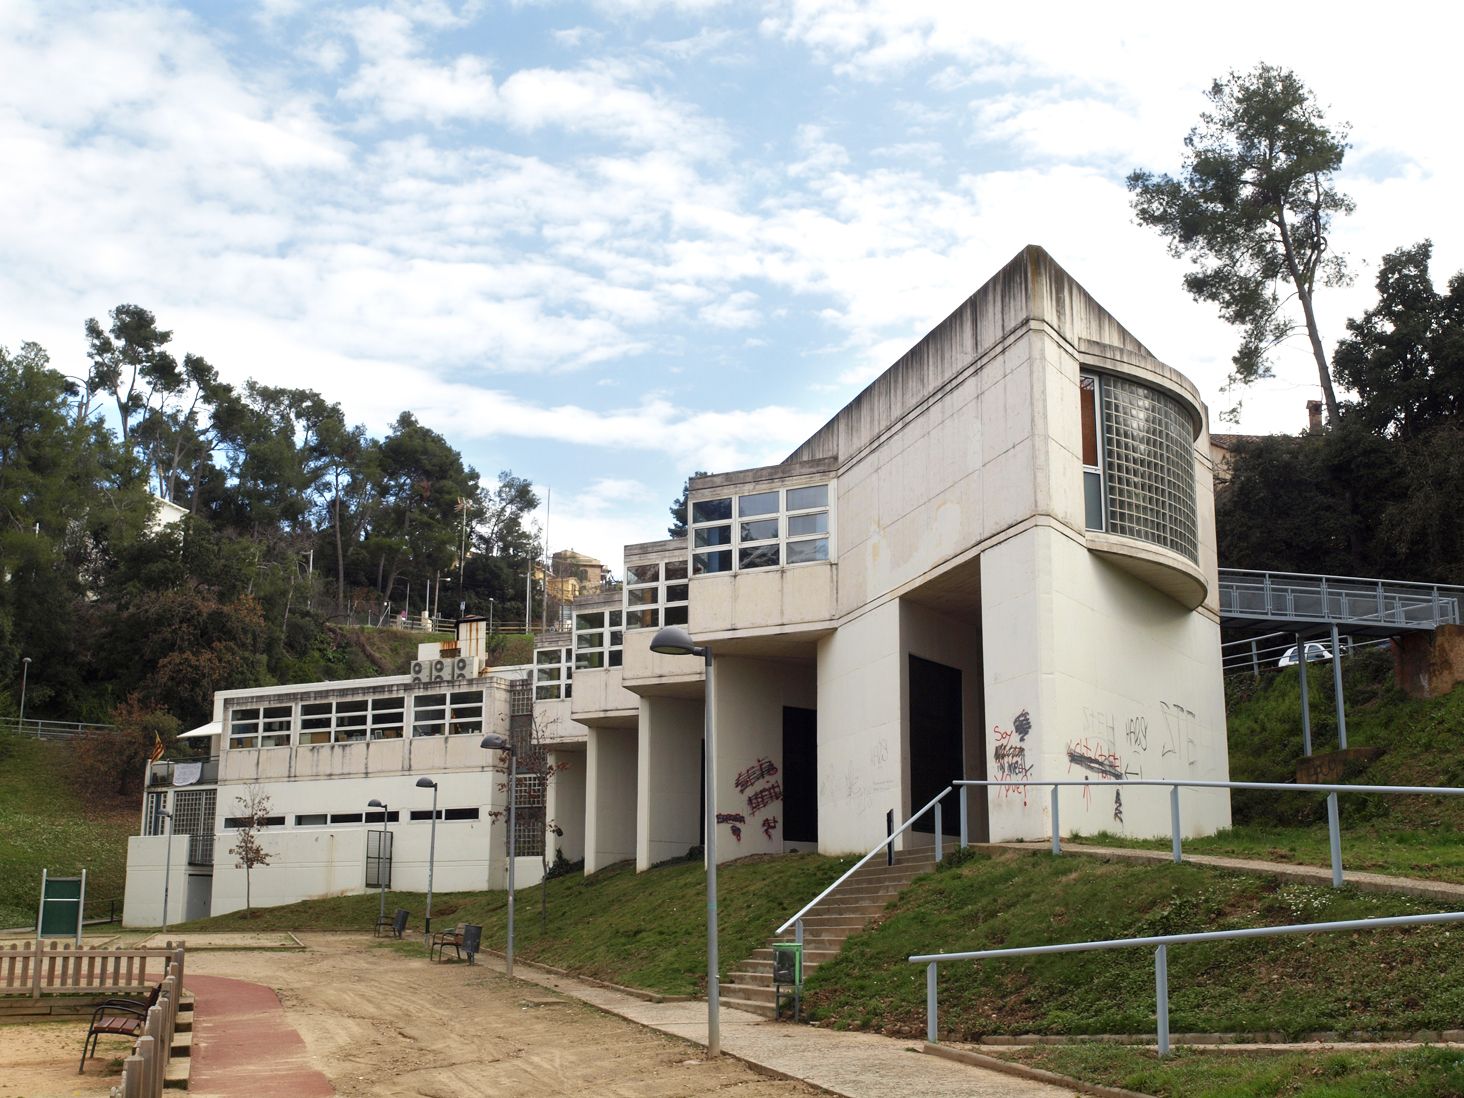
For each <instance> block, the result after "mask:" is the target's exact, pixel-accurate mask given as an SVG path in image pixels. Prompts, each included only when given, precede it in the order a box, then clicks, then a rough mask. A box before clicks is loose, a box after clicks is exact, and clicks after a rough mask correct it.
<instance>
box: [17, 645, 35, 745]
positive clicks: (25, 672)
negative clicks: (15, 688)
mask: <svg viewBox="0 0 1464 1098" xmlns="http://www.w3.org/2000/svg"><path fill="white" fill-rule="evenodd" d="M30 661H31V658H30V657H29V656H26V657H25V659H23V660H21V661H20V723H19V724H18V725H17V726H16V729H15V730H16V731H17V732H19V733H20V734H21V735H22V736H24V735H25V683H26V680H27V679H28V678H30Z"/></svg>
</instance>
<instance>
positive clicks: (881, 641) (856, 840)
mask: <svg viewBox="0 0 1464 1098" xmlns="http://www.w3.org/2000/svg"><path fill="white" fill-rule="evenodd" d="M900 662H901V661H900V611H899V605H898V604H897V603H896V602H893V601H891V602H888V603H885V604H884V605H882V606H878V607H875V608H874V609H873V610H870V611H869V612H868V613H865V614H861V615H859V616H858V617H856V618H854V619H852V620H851V621H849V622H847V623H846V624H845V625H843V626H841V627H840V628H839V629H838V631H837V632H835V633H833V634H832V635H830V636H827V637H824V638H822V639H821V640H820V641H819V642H818V766H819V781H818V849H819V852H820V853H823V854H855V853H858V854H863V853H864V852H865V851H867V850H869V849H870V848H871V847H872V846H874V844H875V843H877V842H879V840H880V839H881V838H883V837H884V833H885V813H886V812H887V811H889V810H890V809H893V810H894V811H895V814H896V815H897V816H898V815H899V814H900V810H901V808H902V807H903V796H904V794H903V790H904V788H905V781H904V777H903V763H902V758H901V754H900V737H901V729H902V726H903V717H902V713H901V708H902V707H901V700H900V679H901V668H900Z"/></svg>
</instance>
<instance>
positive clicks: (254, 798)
mask: <svg viewBox="0 0 1464 1098" xmlns="http://www.w3.org/2000/svg"><path fill="white" fill-rule="evenodd" d="M234 803H235V804H236V805H238V806H239V830H238V837H237V838H236V839H235V840H234V845H233V846H231V847H229V853H230V854H232V855H234V857H235V858H236V859H238V860H237V861H235V862H234V868H235V869H242V870H243V871H244V911H245V913H246V914H245V917H246V918H250V919H252V918H254V904H253V897H252V895H251V892H250V874H251V872H252V871H253V869H254V867H255V866H259V865H269V859H270V854H269V852H268V851H267V850H265V849H264V847H263V846H262V845H261V844H260V842H259V833H260V832H261V831H263V830H264V829H265V828H267V827H268V826H269V797H268V795H267V794H264V793H261V792H260V791H259V787H258V786H255V785H251V786H247V787H246V788H245V790H244V792H243V793H242V794H241V795H239V796H237V797H235V798H234Z"/></svg>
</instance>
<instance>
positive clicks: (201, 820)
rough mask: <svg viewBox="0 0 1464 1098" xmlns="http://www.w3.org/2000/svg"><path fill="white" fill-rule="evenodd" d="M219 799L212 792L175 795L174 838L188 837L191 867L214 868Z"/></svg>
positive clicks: (189, 790)
mask: <svg viewBox="0 0 1464 1098" xmlns="http://www.w3.org/2000/svg"><path fill="white" fill-rule="evenodd" d="M217 798H218V791H217V790H213V789H180V790H178V792H176V793H175V794H173V834H174V835H187V836H188V864H189V865H213V849H214V810H215V808H216V807H217V805H218V799H217Z"/></svg>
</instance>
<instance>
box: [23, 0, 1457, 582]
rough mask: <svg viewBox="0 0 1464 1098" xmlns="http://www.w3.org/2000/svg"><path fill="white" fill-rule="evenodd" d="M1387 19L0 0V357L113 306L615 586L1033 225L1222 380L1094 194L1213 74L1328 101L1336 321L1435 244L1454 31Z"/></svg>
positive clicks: (1272, 426)
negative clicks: (426, 454) (718, 480)
mask: <svg viewBox="0 0 1464 1098" xmlns="http://www.w3.org/2000/svg"><path fill="white" fill-rule="evenodd" d="M1291 7H1295V8H1296V10H1297V11H1298V12H1299V13H1300V14H1298V15H1296V16H1292V15H1290V14H1288V9H1289V8H1291ZM1413 7H1415V5H1410V4H1408V3H1399V4H1394V5H1391V6H1390V7H1389V8H1388V9H1387V14H1386V18H1382V17H1380V14H1379V9H1378V8H1377V7H1376V6H1375V5H1370V6H1368V7H1367V8H1361V7H1359V8H1358V9H1357V11H1356V12H1355V13H1353V12H1350V11H1349V6H1348V5H1347V4H1338V5H1332V6H1329V7H1327V8H1325V9H1317V8H1315V7H1313V6H1307V7H1306V8H1305V9H1303V8H1302V6H1300V5H1295V6H1291V5H1280V4H1275V3H1265V4H1256V5H1252V4H1247V3H1233V4H1229V5H1226V6H1224V8H1223V11H1221V9H1216V8H1213V7H1207V8H1204V9H1202V13H1203V14H1204V15H1205V16H1207V17H1209V18H1210V19H1212V20H1213V19H1214V18H1216V17H1217V15H1216V13H1217V12H1220V15H1219V16H1218V17H1220V18H1223V20H1224V22H1222V23H1215V22H1213V21H1212V22H1200V21H1199V17H1195V21H1193V22H1186V18H1187V17H1185V16H1183V15H1182V14H1181V13H1183V12H1184V11H1186V10H1188V7H1187V6H1186V5H1177V4H1173V3H1165V4H1162V5H1160V4H1138V3H1135V4H1130V5H1125V6H1123V7H1122V8H1121V9H1119V8H1113V7H1111V6H1110V5H1102V4H1093V3H1081V4H1079V3H1071V4H1070V3H1064V2H1049V3H1045V4H1042V5H1036V6H1034V5H1017V4H1010V5H1002V6H998V5H988V4H975V3H956V2H943V0H869V2H858V0H741V2H737V3H731V2H729V3H720V2H718V0H591V2H588V3H568V2H566V3H559V2H554V0H516V2H515V0H480V2H473V0H416V2H412V0H399V2H392V0H379V2H377V3H374V4H346V3H331V2H325V0H321V2H312V0H254V2H245V0H238V2H236V3H225V2H222V0H216V2H203V0H199V2H196V3H167V2H151V3H131V2H116V3H97V2H93V3H81V2H71V0H0V150H3V159H4V167H3V170H0V211H3V213H0V344H5V345H8V346H10V347H12V348H13V347H15V346H16V345H18V344H19V343H20V342H22V341H23V340H27V339H31V340H36V341H38V342H40V343H42V344H43V345H45V346H46V347H47V348H48V349H49V350H50V351H51V353H52V356H53V359H54V361H55V362H56V364H57V365H58V366H59V367H61V368H63V369H64V370H65V372H68V373H77V372H81V371H82V369H83V368H84V351H85V345H84V340H83V338H82V323H83V321H84V320H85V318H87V317H89V316H103V315H104V314H105V313H106V311H107V310H108V309H109V308H111V307H112V306H114V305H116V304H118V303H119V302H124V301H126V302H135V303H137V304H141V305H144V306H146V307H148V308H150V309H152V310H153V311H154V312H155V313H157V315H158V317H159V320H160V322H161V323H162V324H163V325H164V326H165V327H170V328H172V329H174V330H175V332H176V346H177V347H178V349H180V350H188V351H195V352H198V353H201V354H203V355H205V356H206V357H207V358H209V359H210V360H211V361H212V362H213V363H214V364H215V365H216V366H218V367H219V368H220V370H221V371H222V372H223V374H224V375H225V376H226V377H228V378H230V379H231V380H242V379H244V378H245V377H254V378H257V379H259V380H261V381H265V382H269V383H276V384H281V383H283V384H292V385H306V386H310V387H313V388H316V389H318V390H320V391H321V392H323V393H325V394H326V395H327V396H329V397H330V398H332V399H335V400H339V401H340V402H341V403H342V404H343V405H344V406H345V408H346V410H347V413H348V414H349V415H350V416H351V417H352V418H354V419H355V420H357V421H360V422H363V423H365V424H367V425H368V427H369V428H370V429H371V430H372V431H373V432H376V433H380V432H383V431H384V430H385V429H386V427H387V425H388V424H389V423H390V421H391V420H392V419H394V418H395V416H396V414H397V413H398V412H400V411H401V410H403V409H411V410H413V411H414V412H415V413H416V414H417V415H418V417H419V418H420V419H421V420H423V421H424V422H425V423H427V424H428V425H430V426H432V427H434V428H436V429H437V430H439V431H441V432H442V433H443V434H444V435H446V436H447V438H448V439H449V440H450V441H452V442H453V443H454V444H455V445H456V446H458V447H459V448H460V449H461V450H462V451H463V452H464V454H465V455H466V456H467V458H468V459H469V460H470V461H471V462H472V463H473V464H474V465H475V466H476V467H477V468H478V469H479V470H480V471H482V472H483V473H484V474H485V475H486V476H488V477H490V478H491V477H492V475H493V474H495V473H497V472H498V471H499V470H500V469H508V468H511V469H513V470H514V471H515V472H516V473H518V474H520V475H524V476H528V477H530V478H532V479H533V481H534V482H535V483H536V484H537V485H538V486H539V487H540V489H541V493H542V491H543V489H545V488H552V490H553V513H552V516H551V517H550V520H549V521H550V529H549V535H550V541H551V543H552V545H553V547H554V548H561V547H565V546H573V547H575V548H577V549H580V550H583V551H588V552H591V553H594V554H596V555H598V556H600V557H602V558H603V559H605V560H606V561H607V562H610V563H612V565H613V566H614V567H615V568H616V570H617V571H618V570H619V566H620V559H621V554H620V546H621V545H622V544H623V543H625V542H628V541H638V540H646V539H650V538H654V537H658V536H662V535H663V533H664V526H665V523H666V514H665V508H666V506H667V504H668V502H669V501H670V499H671V498H672V497H673V496H674V495H675V494H676V493H677V491H678V490H679V488H680V485H681V482H682V480H683V479H684V477H685V475H686V474H687V473H688V472H689V471H691V470H692V469H696V468H703V469H708V470H713V471H718V470H727V469H733V468H739V467H744V466H749V465H758V464H763V463H766V462H772V461H777V460H780V459H781V458H782V457H784V456H786V454H787V453H788V452H789V451H791V450H792V449H793V448H794V447H795V446H796V445H797V444H798V443H799V442H801V441H802V440H803V439H804V438H805V437H806V436H807V435H808V434H810V433H811V432H812V431H813V430H814V429H815V428H816V427H817V426H818V425H819V424H820V423H822V422H823V421H824V420H825V419H826V418H827V417H828V416H829V415H830V414H832V413H833V412H834V411H835V410H837V409H838V408H839V407H840V406H842V405H843V404H844V403H845V402H846V401H847V400H848V399H849V398H850V397H852V396H853V395H854V394H855V393H856V392H857V391H858V390H859V389H860V388H861V387H862V386H863V385H864V384H865V383H867V382H868V380H869V379H870V378H872V377H873V376H875V375H876V374H877V373H878V372H879V371H880V370H881V369H883V368H884V367H885V366H887V365H888V364H889V363H890V362H891V361H893V360H894V358H896V357H897V356H898V354H899V353H900V352H901V351H903V350H904V349H905V348H906V347H908V346H909V345H910V344H911V343H912V342H913V341H914V340H915V339H917V338H918V337H919V336H920V335H921V334H923V333H924V332H926V331H927V330H929V328H930V327H931V326H932V325H934V324H935V323H936V322H938V321H939V320H940V319H941V318H942V317H944V316H945V315H946V314H947V313H949V312H950V311H951V309H953V308H954V307H955V306H956V305H957V304H959V303H960V301H961V300H962V299H963V298H965V297H966V296H967V295H969V294H970V293H971V292H972V291H973V290H975V289H976V288H977V287H978V286H979V285H980V284H981V283H982V282H984V281H985V280H986V279H987V278H988V277H989V276H990V275H991V274H992V273H993V272H994V271H995V270H996V269H998V268H999V267H1000V266H1001V265H1002V264H1004V263H1005V262H1006V261H1007V260H1008V259H1010V258H1011V257H1012V255H1014V254H1015V253H1016V252H1017V251H1018V250H1019V249H1020V248H1021V247H1022V246H1023V245H1025V244H1028V243H1037V244H1041V245H1043V246H1044V247H1046V248H1047V249H1048V250H1049V251H1050V252H1051V253H1052V254H1053V255H1054V256H1055V257H1056V259H1057V260H1058V262H1059V263H1061V264H1062V265H1063V266H1065V267H1066V268H1067V269H1068V270H1069V271H1070V272H1071V273H1072V274H1073V275H1074V276H1075V277H1076V278H1077V279H1078V280H1079V281H1080V282H1082V283H1083V284H1084V285H1085V286H1087V287H1088V288H1089V289H1090V290H1091V291H1092V292H1093V293H1094V294H1095V295H1096V296H1097V297H1098V299H1099V300H1100V301H1101V302H1103V303H1104V304H1105V305H1106V306H1107V307H1108V308H1109V309H1110V310H1111V311H1112V312H1113V313H1114V314H1115V315H1116V316H1117V317H1118V318H1119V319H1120V321H1122V322H1123V323H1124V324H1126V325H1127V326H1128V327H1129V328H1130V329H1131V330H1132V331H1133V332H1134V333H1135V334H1136V335H1137V336H1138V337H1139V338H1140V339H1142V340H1143V341H1144V342H1145V343H1146V344H1148V346H1149V347H1150V348H1151V349H1152V350H1153V351H1154V352H1155V353H1156V354H1157V355H1159V356H1160V357H1161V358H1162V359H1164V360H1166V361H1167V362H1169V363H1170V364H1172V365H1173V366H1175V367H1177V368H1178V369H1180V370H1182V371H1183V372H1185V373H1187V374H1188V375H1189V376H1190V377H1192V378H1194V379H1195V380H1196V382H1197V383H1198V384H1199V385H1200V388H1201V389H1202V391H1203V392H1204V393H1205V395H1206V398H1207V400H1208V401H1209V402H1210V404H1211V408H1212V417H1213V415H1214V414H1215V413H1216V412H1218V410H1219V409H1221V408H1223V407H1226V406H1228V404H1229V401H1228V400H1227V399H1226V398H1225V397H1224V396H1222V394H1221V393H1220V386H1221V384H1222V383H1223V381H1224V378H1225V374H1226V372H1227V369H1228V363H1229V358H1230V355H1231V353H1232V352H1233V350H1234V345H1235V337H1234V334H1233V333H1232V332H1231V331H1230V330H1228V329H1227V328H1225V327H1224V326H1223V325H1222V324H1220V323H1219V321H1218V320H1217V319H1216V318H1215V316H1214V313H1213V310H1212V309H1211V308H1209V307H1207V306H1201V305H1197V304H1195V303H1193V302H1191V301H1190V300H1189V299H1188V298H1187V297H1186V296H1185V295H1184V293H1183V292H1182V290H1181V288H1180V285H1179V280H1180V276H1181V274H1182V273H1183V270H1184V268H1183V266H1182V265H1181V264H1180V263H1178V262H1176V261H1174V260H1171V259H1170V258H1168V257H1167V256H1166V254H1165V250H1164V245H1163V242H1162V241H1161V240H1160V239H1159V238H1157V237H1156V236H1155V235H1154V234H1152V233H1151V232H1149V231H1146V230H1143V229H1140V228H1138V227H1137V226H1135V225H1134V224H1133V222H1132V215H1131V213H1130V210H1129V206H1128V198H1127V193H1126V191H1125V189H1124V186H1123V179H1124V176H1125V175H1126V174H1127V173H1128V172H1129V171H1130V170H1132V169H1133V168H1135V167H1146V168H1151V169H1156V170H1173V169H1175V168H1177V166H1178V161H1179V153H1180V149H1181V142H1182V139H1183V137H1184V134H1185V133H1186V131H1187V130H1188V129H1189V127H1190V126H1191V125H1193V124H1194V122H1195V120H1196V118H1197V115H1198V113H1199V111H1200V110H1201V109H1202V108H1203V106H1204V101H1203V98H1202V91H1203V89H1204V88H1205V87H1206V86H1207V85H1208V83H1209V81H1210V80H1211V79H1212V78H1213V77H1215V76H1217V75H1221V74H1223V73H1225V72H1226V71H1227V70H1229V69H1232V68H1239V69H1245V68H1249V67H1251V66H1252V65H1254V64H1255V63H1256V62H1257V61H1261V60H1265V61H1268V62H1270V63H1273V64H1281V65H1286V66H1289V67H1292V68H1294V69H1296V71H1297V72H1298V73H1299V74H1300V75H1301V76H1302V78H1303V79H1304V80H1305V81H1306V82H1307V83H1308V84H1310V85H1311V86H1312V88H1313V89H1314V90H1315V91H1316V92H1317V94H1318V97H1319V98H1320V100H1321V101H1322V103H1323V104H1324V105H1326V106H1327V107H1328V112H1329V117H1330V118H1331V119H1333V120H1335V121H1339V122H1340V121H1347V122H1349V123H1350V124H1351V126H1352V131H1351V133H1352V143H1353V148H1352V150H1351V151H1350V153H1349V155H1348V160H1347V166H1346V170H1345V172H1344V176H1343V180H1342V183H1343V186H1344V189H1346V190H1347V191H1348V192H1349V193H1351V194H1352V195H1353V196H1354V197H1355V199H1356V200H1357V205H1358V209H1357V213H1356V214H1355V215H1354V216H1352V217H1351V218H1349V219H1347V220H1346V221H1345V222H1343V223H1342V224H1341V225H1340V226H1339V229H1338V231H1337V233H1336V246H1337V247H1338V248H1339V249H1340V250H1342V251H1344V252H1346V253H1348V254H1349V255H1350V256H1351V258H1352V261H1353V264H1354V266H1355V268H1356V270H1357V272H1358V278H1357V283H1356V285H1355V286H1354V287H1353V288H1351V289H1349V290H1342V291H1335V292H1328V293H1327V294H1326V295H1325V300H1323V301H1322V302H1321V321H1322V324H1323V326H1324V336H1325V337H1326V338H1327V340H1328V344H1329V346H1330V344H1331V342H1333V341H1334V340H1335V339H1336V338H1337V337H1338V336H1339V335H1340V334H1342V330H1343V329H1342V325H1343V321H1344V320H1345V318H1346V317H1348V316H1349V315H1355V314H1356V313H1357V312H1358V311H1360V310H1361V309H1362V308H1364V307H1366V305H1367V304H1368V303H1369V302H1370V301H1371V300H1372V297H1373V289H1372V280H1373V277H1374V272H1375V270H1376V264H1377V260H1378V258H1379V257H1380V256H1381V255H1382V254H1383V253H1384V252H1386V251H1388V250H1390V249H1392V248H1394V247H1397V246H1400V245H1403V244H1408V243H1412V242H1414V241H1416V240H1419V239H1422V238H1423V237H1431V238H1432V239H1433V240H1434V241H1435V246H1436V247H1435V275H1436V277H1439V278H1442V277H1443V276H1446V275H1447V274H1449V273H1452V272H1453V271H1455V270H1457V269H1459V268H1461V267H1464V231H1461V230H1464V224H1461V222H1464V213H1461V210H1460V205H1461V204H1460V202H1459V196H1460V194H1461V193H1464V164H1461V160H1464V144H1461V143H1460V142H1459V141H1458V140H1457V131H1458V123H1457V121H1456V120H1455V118H1454V110H1453V104H1454V103H1455V101H1456V99H1457V95H1456V82H1455V76H1454V74H1455V72H1456V61H1457V58H1456V57H1455V52H1456V46H1457V43H1458V42H1459V41H1460V30H1461V27H1460V23H1461V22H1464V18H1461V17H1460V16H1459V15H1457V14H1443V12H1444V11H1445V9H1443V8H1442V7H1438V6H1433V5H1428V6H1424V5H1416V8H1417V10H1416V11H1410V9H1411V8H1413ZM1196 10H1201V9H1196ZM1116 11H1122V12H1123V15H1122V18H1116V17H1115V16H1114V15H1113V14H1110V13H1112V12H1116ZM1257 30H1264V31H1265V33H1266V35H1267V37H1266V38H1264V39H1261V38H1258V37H1257V36H1256V33H1255V32H1256V31H1257ZM1421 31H1422V33H1420V32H1421ZM1277 374H1278V376H1277V378H1276V379H1275V380H1274V381H1270V382H1266V383H1264V384H1262V385H1260V386H1258V387H1257V388H1256V389H1255V390H1253V391H1252V392H1251V393H1250V394H1249V395H1248V396H1247V398H1246V404H1245V414H1244V418H1243V420H1242V423H1241V429H1244V430H1248V431H1271V430H1285V431H1294V430H1297V429H1299V428H1300V426H1301V425H1302V420H1303V417H1304V410H1303V405H1304V402H1305V401H1306V400H1307V399H1308V398H1309V397H1312V396H1314V395H1316V393H1315V374H1314V368H1313V367H1312V366H1311V364H1310V362H1309V360H1308V358H1307V357H1306V354H1305V348H1304V347H1302V346H1301V345H1300V343H1299V342H1298V344H1297V346H1296V348H1295V349H1294V351H1292V352H1291V353H1289V354H1287V355H1286V356H1284V357H1283V358H1282V360H1281V362H1280V364H1279V368H1278V370H1277Z"/></svg>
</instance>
